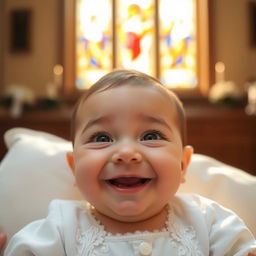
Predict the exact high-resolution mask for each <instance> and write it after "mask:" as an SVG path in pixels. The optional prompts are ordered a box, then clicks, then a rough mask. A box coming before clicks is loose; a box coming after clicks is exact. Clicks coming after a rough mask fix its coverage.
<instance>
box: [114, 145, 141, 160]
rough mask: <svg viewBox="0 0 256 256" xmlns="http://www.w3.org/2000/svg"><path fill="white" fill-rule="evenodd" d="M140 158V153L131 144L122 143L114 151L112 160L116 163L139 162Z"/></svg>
mask: <svg viewBox="0 0 256 256" xmlns="http://www.w3.org/2000/svg"><path fill="white" fill-rule="evenodd" d="M141 160H142V155H141V153H140V152H139V151H138V150H137V149H136V147H134V146H132V145H123V146H121V147H120V148H118V149H117V150H116V152H114V154H113V156H112V161H113V162H114V163H116V164H118V163H139V162H141Z"/></svg>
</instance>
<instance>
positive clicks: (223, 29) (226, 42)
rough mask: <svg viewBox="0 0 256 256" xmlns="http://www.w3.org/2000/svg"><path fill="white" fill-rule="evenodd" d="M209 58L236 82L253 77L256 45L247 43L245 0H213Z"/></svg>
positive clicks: (243, 81)
mask: <svg viewBox="0 0 256 256" xmlns="http://www.w3.org/2000/svg"><path fill="white" fill-rule="evenodd" d="M213 1H214V4H213V6H214V12H213V20H212V22H213V35H214V38H213V50H214V53H215V54H214V55H215V56H213V58H214V60H215V62H216V61H223V62H224V63H225V65H226V79H227V80H232V81H235V82H236V83H237V84H238V85H239V86H243V85H244V83H245V82H246V81H247V80H248V79H250V78H251V77H255V78H256V46H255V47H254V48H253V47H252V46H251V45H250V36H249V35H250V25H249V23H250V22H249V8H248V2H249V1H248V0H213ZM254 2H256V1H254Z"/></svg>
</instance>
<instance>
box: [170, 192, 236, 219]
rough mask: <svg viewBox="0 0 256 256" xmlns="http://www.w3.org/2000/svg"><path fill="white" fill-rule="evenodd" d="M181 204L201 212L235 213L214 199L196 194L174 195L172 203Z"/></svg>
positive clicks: (183, 206)
mask: <svg viewBox="0 0 256 256" xmlns="http://www.w3.org/2000/svg"><path fill="white" fill-rule="evenodd" d="M175 204H177V205H182V208H187V209H188V208H189V209H197V210H198V211H200V212H201V213H202V214H210V213H212V214H217V215H230V214H231V215H236V214H235V213H234V212H233V211H231V210H230V209H228V208H226V207H224V206H223V205H221V204H219V203H218V202H216V201H213V200H211V199H209V198H206V197H203V196H201V195H198V194H179V195H176V196H175V200H174V205H175Z"/></svg>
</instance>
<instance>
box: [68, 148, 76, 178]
mask: <svg viewBox="0 0 256 256" xmlns="http://www.w3.org/2000/svg"><path fill="white" fill-rule="evenodd" d="M66 160H67V163H68V165H69V167H70V169H71V170H72V172H73V173H74V170H75V168H74V159H73V153H72V152H67V153H66Z"/></svg>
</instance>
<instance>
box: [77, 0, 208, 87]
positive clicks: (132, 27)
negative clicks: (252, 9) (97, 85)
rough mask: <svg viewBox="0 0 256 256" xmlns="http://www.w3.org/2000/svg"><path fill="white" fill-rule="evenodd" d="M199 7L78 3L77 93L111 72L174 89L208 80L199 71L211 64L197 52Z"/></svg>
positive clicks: (162, 1)
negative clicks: (139, 75) (136, 74)
mask: <svg viewBox="0 0 256 256" xmlns="http://www.w3.org/2000/svg"><path fill="white" fill-rule="evenodd" d="M199 2H200V1H199V0H179V1H177V0H94V1H89V0H75V7H76V8H75V10H76V16H75V21H76V23H75V40H76V41H75V72H74V73H75V80H76V88H78V89H86V88H88V87H89V86H90V85H91V84H93V83H94V82H95V81H96V80H98V79H99V78H100V77H101V76H102V75H104V74H106V73H107V72H109V71H111V70H112V69H113V68H128V69H136V70H139V71H142V72H145V73H147V74H149V75H153V76H156V77H158V78H159V79H160V80H161V81H162V82H163V83H164V84H165V85H166V86H167V87H170V88H196V87H197V86H198V83H199V80H200V79H201V78H200V76H202V77H206V76H207V75H204V74H203V73H202V69H201V68H200V67H199V63H204V65H205V66H206V63H207V61H202V56H203V55H202V53H201V55H200V54H199V50H198V49H199V47H198V41H199V39H198V38H199V37H198V34H199V33H198V28H199V27H200V26H199V25H198V24H199V15H198V12H199V11H198V10H199V8H198V6H199V4H198V3H199ZM201 3H206V1H205V0H203V1H201ZM99 6H100V8H99ZM205 9H206V8H205ZM205 49H206V48H205ZM200 50H201V49H200ZM200 58H201V59H200ZM200 72H201V74H202V75H200ZM206 80H207V79H205V81H206Z"/></svg>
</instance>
